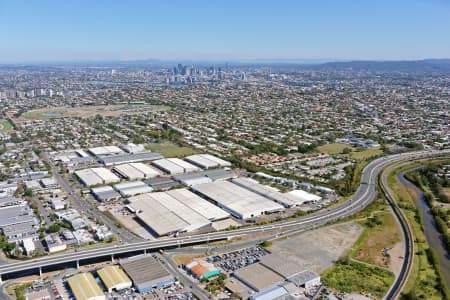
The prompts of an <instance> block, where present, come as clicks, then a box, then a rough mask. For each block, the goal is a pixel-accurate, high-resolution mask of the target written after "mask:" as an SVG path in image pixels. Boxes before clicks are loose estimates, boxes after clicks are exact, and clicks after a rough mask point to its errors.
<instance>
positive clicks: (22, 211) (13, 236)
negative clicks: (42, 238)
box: [0, 198, 39, 243]
mask: <svg viewBox="0 0 450 300" xmlns="http://www.w3.org/2000/svg"><path fill="white" fill-rule="evenodd" d="M8 199H11V200H12V201H13V203H16V202H15V198H8ZM38 229H39V220H38V219H37V218H36V217H35V216H34V213H33V210H32V209H31V208H30V207H29V206H28V204H26V203H25V202H24V201H21V202H19V203H18V204H13V205H7V206H3V207H0V231H1V233H2V234H3V235H4V236H5V237H6V240H7V242H8V243H12V242H16V243H17V242H20V241H21V240H24V239H32V240H38V237H39V234H38V232H37V230H38Z"/></svg>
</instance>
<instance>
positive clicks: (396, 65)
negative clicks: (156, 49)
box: [0, 59, 450, 73]
mask: <svg viewBox="0 0 450 300" xmlns="http://www.w3.org/2000/svg"><path fill="white" fill-rule="evenodd" d="M178 63H182V64H185V65H186V64H187V65H190V64H196V65H197V66H222V67H224V66H225V65H227V64H228V66H230V67H244V66H253V67H257V66H272V67H300V68H315V69H336V70H338V69H352V70H372V71H385V72H386V71H387V72H427V73H429V72H437V73H450V59H423V60H386V61H377V60H367V61H365V60H354V61H351V60H349V61H345V60H333V59H309V60H308V59H304V60H300V59H298V60H296V59H280V60H276V59H253V60H234V61H233V60H229V61H225V60H223V61H220V60H214V61H212V60H211V61H198V60H183V59H180V60H175V59H174V60H160V59H145V60H123V61H120V60H104V61H96V60H72V61H66V62H41V63H16V64H3V65H2V64H0V67H24V66H47V67H52V66H53V67H58V66H80V67H98V68H130V67H131V68H136V67H173V66H175V65H177V64H178Z"/></svg>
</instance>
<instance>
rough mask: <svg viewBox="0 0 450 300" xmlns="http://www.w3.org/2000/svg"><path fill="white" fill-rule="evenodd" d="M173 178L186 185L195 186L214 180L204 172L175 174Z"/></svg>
mask: <svg viewBox="0 0 450 300" xmlns="http://www.w3.org/2000/svg"><path fill="white" fill-rule="evenodd" d="M173 179H175V180H176V181H178V182H180V183H181V184H182V185H184V186H193V185H197V184H202V183H210V182H212V180H211V178H208V177H206V176H205V175H204V174H203V172H199V173H189V174H179V175H174V176H173Z"/></svg>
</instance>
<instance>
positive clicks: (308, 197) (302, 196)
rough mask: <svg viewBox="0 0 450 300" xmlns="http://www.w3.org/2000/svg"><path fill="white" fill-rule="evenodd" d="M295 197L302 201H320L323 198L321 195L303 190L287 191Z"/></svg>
mask: <svg viewBox="0 0 450 300" xmlns="http://www.w3.org/2000/svg"><path fill="white" fill-rule="evenodd" d="M287 194H288V195H290V196H291V197H293V198H296V199H298V201H300V202H302V203H303V202H317V201H320V200H321V199H322V198H321V197H320V196H317V195H314V194H311V193H308V192H305V191H303V190H293V191H291V192H289V193H287Z"/></svg>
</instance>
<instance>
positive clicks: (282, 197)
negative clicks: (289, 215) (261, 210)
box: [231, 177, 303, 207]
mask: <svg viewBox="0 0 450 300" xmlns="http://www.w3.org/2000/svg"><path fill="white" fill-rule="evenodd" d="M231 181H232V182H233V183H234V184H237V185H239V186H241V187H243V188H246V189H247V190H249V191H252V192H254V193H257V194H259V195H261V196H264V197H266V198H268V199H270V200H272V201H275V202H277V203H280V204H281V205H283V206H284V207H294V206H298V205H301V204H302V203H303V202H302V201H299V200H297V198H295V197H293V196H291V195H290V194H287V193H286V194H283V193H280V192H279V191H278V190H277V189H275V188H273V187H270V186H267V185H262V184H260V183H259V182H258V181H256V180H254V179H251V178H243V177H239V178H235V179H233V180H231Z"/></svg>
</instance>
